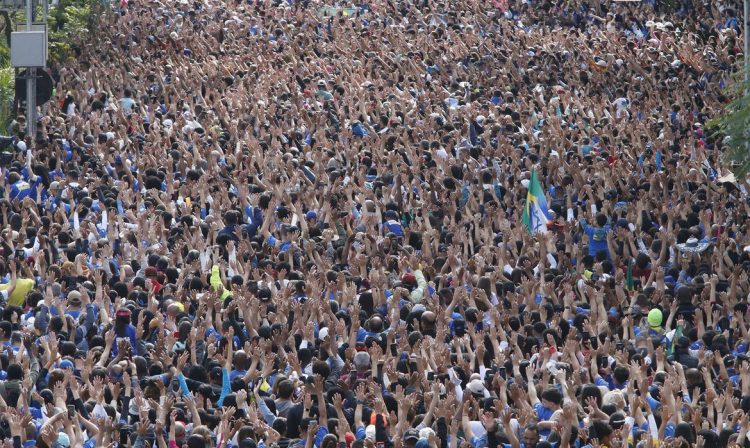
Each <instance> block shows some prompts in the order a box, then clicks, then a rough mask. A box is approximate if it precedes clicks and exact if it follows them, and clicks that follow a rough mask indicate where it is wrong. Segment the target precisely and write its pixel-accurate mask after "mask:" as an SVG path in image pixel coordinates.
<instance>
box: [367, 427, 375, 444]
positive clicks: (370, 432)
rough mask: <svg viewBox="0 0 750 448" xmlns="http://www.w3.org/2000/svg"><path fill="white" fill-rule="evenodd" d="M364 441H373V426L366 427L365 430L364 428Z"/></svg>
mask: <svg viewBox="0 0 750 448" xmlns="http://www.w3.org/2000/svg"><path fill="white" fill-rule="evenodd" d="M365 439H367V440H371V441H375V425H367V428H365Z"/></svg>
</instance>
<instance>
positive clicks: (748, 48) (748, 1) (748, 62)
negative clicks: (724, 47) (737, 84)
mask: <svg viewBox="0 0 750 448" xmlns="http://www.w3.org/2000/svg"><path fill="white" fill-rule="evenodd" d="M742 3H743V5H744V8H743V9H744V10H745V11H744V14H743V15H742V17H743V18H744V20H745V23H744V24H743V27H742V41H743V43H744V45H745V47H744V49H743V50H742V51H743V53H742V59H743V61H744V63H745V84H747V82H748V78H749V77H750V55H748V53H750V45H748V44H750V40H748V38H747V17H748V9H750V0H744V1H743V2H742ZM745 88H747V86H746V87H745Z"/></svg>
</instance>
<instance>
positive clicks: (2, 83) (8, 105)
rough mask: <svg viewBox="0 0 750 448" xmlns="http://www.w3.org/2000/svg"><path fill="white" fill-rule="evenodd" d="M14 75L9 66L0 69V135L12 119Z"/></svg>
mask: <svg viewBox="0 0 750 448" xmlns="http://www.w3.org/2000/svg"><path fill="white" fill-rule="evenodd" d="M15 81H16V74H15V71H14V70H13V68H12V67H10V66H9V65H6V66H4V67H3V68H0V133H4V132H5V129H7V128H8V125H9V124H10V122H11V120H12V119H13V97H14V96H15V87H16V82H15Z"/></svg>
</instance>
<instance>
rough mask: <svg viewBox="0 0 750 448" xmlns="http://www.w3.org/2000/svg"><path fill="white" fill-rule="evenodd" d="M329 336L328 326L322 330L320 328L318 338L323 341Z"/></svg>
mask: <svg viewBox="0 0 750 448" xmlns="http://www.w3.org/2000/svg"><path fill="white" fill-rule="evenodd" d="M327 337H328V327H323V328H321V329H320V330H318V339H320V340H321V341H324V340H325V338H327Z"/></svg>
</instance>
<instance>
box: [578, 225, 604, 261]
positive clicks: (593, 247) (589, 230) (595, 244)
mask: <svg viewBox="0 0 750 448" xmlns="http://www.w3.org/2000/svg"><path fill="white" fill-rule="evenodd" d="M581 226H583V231H584V232H586V235H587V236H588V237H589V255H591V256H592V257H593V256H596V254H597V253H598V252H599V251H600V250H603V251H604V252H605V253H606V254H607V257H609V247H607V234H608V233H609V231H610V229H611V227H610V226H609V225H605V226H604V227H594V226H592V225H590V224H588V223H587V222H586V220H585V219H582V220H581Z"/></svg>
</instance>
